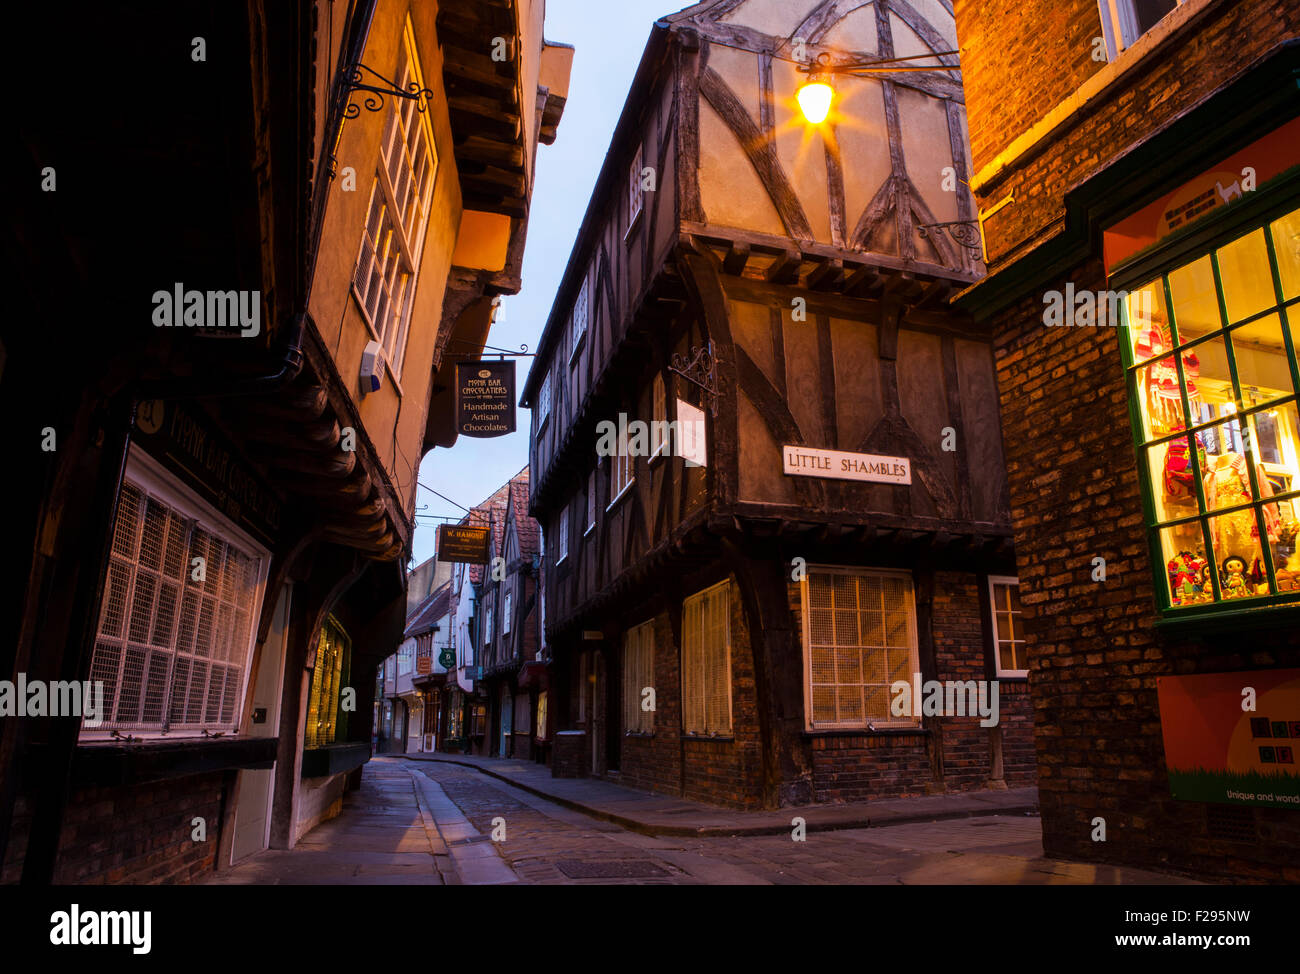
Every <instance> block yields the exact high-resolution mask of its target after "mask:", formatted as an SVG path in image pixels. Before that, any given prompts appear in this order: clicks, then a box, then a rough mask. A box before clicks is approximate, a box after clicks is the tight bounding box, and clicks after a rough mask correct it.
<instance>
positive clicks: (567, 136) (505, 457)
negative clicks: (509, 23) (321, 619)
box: [415, 0, 689, 563]
mask: <svg viewBox="0 0 1300 974" xmlns="http://www.w3.org/2000/svg"><path fill="white" fill-rule="evenodd" d="M687 6H689V3H688V2H686V0H547V4H546V37H547V39H548V40H552V41H562V42H564V43H566V44H572V45H573V46H574V47H575V48H576V49H577V50H576V52H575V54H574V57H573V75H572V77H571V79H570V84H569V99H568V102H567V103H566V105H565V108H564V117H563V118H562V119H561V121H560V127H559V134H558V136H557V138H556V140H555V144H554V145H549V146H546V145H544V146H540V147H539V148H538V150H537V179H536V182H535V184H534V190H533V203H532V212H531V214H530V217H529V225H528V246H527V248H526V249H525V251H524V271H523V289H522V290H521V291H520V292H519V293H518V294H517V295H515V296H513V297H508V298H506V299H505V301H504V312H505V314H504V320H498V322H497V323H496V325H494V326H493V328H492V334H491V335H490V336H489V337H488V344H490V345H497V346H500V347H502V348H514V349H517V348H519V346H520V344H521V343H527V345H528V347H529V349H530V350H533V349H536V347H537V340H538V338H539V337H540V336H541V333H542V327H543V326H544V325H545V324H546V316H547V315H548V314H549V313H550V310H551V300H552V298H553V297H554V295H555V289H556V287H557V286H558V285H559V283H560V277H561V276H562V275H563V274H564V268H565V265H566V264H567V262H568V259H569V251H570V250H571V249H572V248H573V238H574V237H575V236H576V235H577V232H578V226H579V225H580V224H581V223H582V216H583V214H584V213H585V212H586V209H587V200H588V199H589V198H590V196H591V189H592V186H593V185H594V184H595V182H596V176H597V175H598V174H599V172H600V166H601V163H602V162H603V161H604V159H605V149H606V148H607V147H608V146H609V139H610V136H611V135H612V134H613V132H614V125H615V123H616V122H617V121H618V115H619V112H620V111H622V108H623V101H624V99H625V98H626V97H627V90H628V87H629V86H630V85H631V84H632V75H633V74H634V73H635V72H636V66H637V64H638V63H640V60H641V52H642V51H643V50H644V49H645V43H646V40H647V38H649V36H650V28H651V26H652V25H653V24H654V22H655V21H656V20H657V19H659V18H660V17H663V16H665V15H667V14H671V13H676V12H677V11H678V10H681V9H684V8H685V7H687ZM515 361H516V363H517V365H516V370H517V372H516V376H517V384H518V385H519V386H520V387H522V385H523V381H524V377H525V376H526V375H527V374H528V369H529V367H530V366H531V364H532V359H527V358H521V359H516V360H515ZM517 419H518V423H517V427H518V431H517V432H515V433H512V434H511V435H509V436H500V437H496V438H495V439H483V440H481V439H473V438H471V437H466V436H462V437H461V438H460V439H459V440H457V442H456V445H455V446H454V447H452V448H451V449H450V450H433V451H431V452H430V453H429V454H428V456H426V457H425V458H424V462H423V463H421V464H420V482H421V483H423V484H428V485H429V486H430V487H432V488H434V490H437V491H439V492H440V493H443V494H446V495H447V496H448V497H450V498H451V499H452V500H454V501H456V502H458V503H460V504H464V505H465V506H467V507H468V506H472V505H474V504H476V503H478V502H479V501H481V500H482V499H483V498H485V497H487V496H488V495H489V494H491V493H492V492H493V491H494V490H496V489H497V488H498V487H500V486H501V485H502V484H503V483H505V482H506V481H507V480H509V479H510V478H511V477H512V476H514V475H515V474H516V473H517V472H518V471H519V470H520V469H522V468H523V466H524V465H525V464H527V463H528V428H529V417H528V413H527V412H526V411H525V410H522V409H520V410H518V417H517ZM416 503H417V506H422V505H425V504H427V505H428V507H427V508H426V509H425V510H423V511H420V512H419V513H421V514H443V515H454V516H459V515H460V514H461V511H460V510H459V509H458V508H456V507H454V506H453V505H451V504H448V503H447V502H446V501H444V500H442V499H440V498H438V497H436V496H434V495H433V494H432V493H430V492H429V491H427V490H424V489H421V490H420V491H419V496H418V500H417V502H416ZM437 524H438V522H437V521H436V520H433V519H430V518H423V517H421V518H417V520H416V528H415V561H416V563H419V562H422V561H424V560H425V559H426V558H429V557H431V556H432V555H433V549H434V541H435V536H436V533H437Z"/></svg>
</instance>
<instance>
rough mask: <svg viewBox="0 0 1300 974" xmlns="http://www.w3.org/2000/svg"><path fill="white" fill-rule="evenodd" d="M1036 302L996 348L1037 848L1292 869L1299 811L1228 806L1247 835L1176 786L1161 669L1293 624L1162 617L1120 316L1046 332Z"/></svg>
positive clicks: (1015, 314)
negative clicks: (1179, 793)
mask: <svg viewBox="0 0 1300 974" xmlns="http://www.w3.org/2000/svg"><path fill="white" fill-rule="evenodd" d="M1068 279H1069V280H1072V281H1074V282H1075V287H1076V288H1098V289H1099V288H1103V287H1104V286H1105V280H1104V272H1103V269H1102V267H1101V265H1100V263H1099V262H1097V261H1093V262H1091V263H1089V264H1087V265H1084V266H1081V267H1078V268H1076V269H1075V270H1074V272H1073V273H1072V274H1070V275H1068ZM1063 283H1064V282H1063V281H1061V282H1055V283H1052V284H1050V285H1048V286H1049V287H1061V286H1063ZM1041 314H1042V300H1041V297H1039V296H1037V295H1030V296H1028V297H1027V298H1025V299H1023V300H1022V301H1020V302H1019V303H1018V304H1017V305H1016V306H1015V307H1014V308H1012V309H1010V310H1008V311H1007V312H1005V313H1003V314H1001V315H999V316H998V318H997V322H996V324H997V349H996V359H997V365H998V376H999V384H1000V386H1001V398H1002V415H1003V423H1004V434H1003V439H1004V441H1005V444H1006V451H1007V464H1008V478H1009V482H1010V485H1011V496H1012V518H1013V522H1014V526H1015V532H1016V552H1017V560H1018V561H1019V563H1020V589H1021V600H1022V602H1023V603H1024V609H1025V623H1026V629H1027V632H1028V637H1029V640H1030V683H1031V685H1032V687H1033V700H1034V718H1035V729H1036V744H1037V756H1038V768H1039V770H1038V774H1039V800H1040V804H1041V808H1042V816H1043V833H1044V834H1043V844H1044V850H1045V851H1046V852H1047V854H1048V855H1055V856H1064V857H1070V858H1080V859H1091V860H1101V861H1107V862H1123V863H1128V864H1133V865H1139V866H1145V867H1150V868H1165V869H1173V870H1178V871H1185V872H1191V873H1196V874H1202V875H1218V876H1236V877H1243V878H1257V879H1270V880H1287V881H1291V882H1295V881H1300V815H1298V814H1297V813H1296V812H1294V811H1290V810H1286V809H1269V808H1256V809H1247V808H1243V809H1236V808H1233V809H1226V810H1225V811H1226V813H1227V814H1229V815H1232V816H1235V817H1237V818H1241V819H1242V820H1243V821H1244V822H1245V823H1247V828H1249V829H1250V830H1251V831H1252V832H1253V833H1255V835H1257V836H1258V838H1256V837H1255V835H1252V836H1251V837H1249V838H1243V839H1237V840H1233V839H1228V838H1220V837H1216V833H1217V832H1219V831H1220V830H1219V828H1218V827H1217V826H1216V825H1215V824H1214V823H1213V822H1212V821H1211V816H1218V815H1220V814H1222V813H1221V812H1220V811H1218V810H1212V809H1211V808H1210V807H1209V806H1207V805H1205V804H1202V803H1197V802H1182V801H1174V800H1173V799H1172V798H1171V796H1170V794H1169V782H1168V778H1167V775H1166V771H1165V762H1164V744H1163V740H1162V737H1161V727H1160V712H1159V707H1158V705H1157V699H1156V678H1157V677H1159V676H1163V675H1170V674H1185V673H1214V672H1227V671H1235V670H1248V669H1252V668H1263V667H1293V666H1300V633H1296V632H1286V631H1282V632H1276V633H1272V634H1266V633H1251V634H1249V635H1243V636H1231V635H1229V636H1220V637H1214V638H1211V639H1208V640H1207V641H1205V642H1196V641H1191V640H1187V639H1183V640H1179V639H1171V638H1168V637H1164V636H1161V635H1158V634H1157V632H1156V630H1155V629H1154V623H1155V621H1156V592H1155V573H1154V569H1153V566H1152V564H1151V560H1150V557H1149V555H1148V549H1147V545H1146V536H1145V530H1144V527H1143V521H1142V506H1141V499H1140V487H1139V481H1138V471H1137V461H1136V459H1135V457H1134V453H1133V443H1132V433H1131V427H1130V425H1129V416H1128V404H1127V398H1126V392H1125V388H1124V380H1123V370H1122V366H1121V364H1120V353H1119V345H1118V331H1117V330H1116V329H1112V328H1060V329H1053V330H1052V334H1051V336H1050V337H1048V336H1046V335H1045V334H1044V333H1045V331H1046V329H1045V328H1044V326H1043V323H1042V320H1041ZM1058 371H1060V372H1061V376H1062V377H1061V378H1058V379H1053V378H1051V376H1052V375H1053V373H1056V372H1058ZM1045 417H1051V420H1050V421H1047V420H1045ZM1060 444H1068V448H1066V449H1062V448H1061V446H1060ZM1097 556H1100V557H1102V558H1104V559H1105V560H1106V579H1105V581H1104V582H1094V581H1093V580H1092V559H1093V558H1094V557H1097ZM1097 816H1100V817H1102V818H1104V819H1105V820H1106V826H1107V838H1106V841H1105V842H1104V843H1102V842H1093V841H1092V839H1091V834H1092V820H1093V818H1094V817H1097Z"/></svg>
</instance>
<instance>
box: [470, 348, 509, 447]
mask: <svg viewBox="0 0 1300 974" xmlns="http://www.w3.org/2000/svg"><path fill="white" fill-rule="evenodd" d="M456 429H457V431H458V432H459V433H460V434H461V435H462V436H482V437H487V436H505V435H506V434H507V433H513V432H514V431H515V363H514V360H513V359H510V360H508V361H507V360H502V361H499V362H457V363H456Z"/></svg>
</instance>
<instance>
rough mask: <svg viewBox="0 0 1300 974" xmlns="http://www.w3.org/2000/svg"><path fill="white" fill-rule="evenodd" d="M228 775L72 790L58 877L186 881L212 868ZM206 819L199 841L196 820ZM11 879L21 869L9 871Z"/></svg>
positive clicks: (97, 880)
mask: <svg viewBox="0 0 1300 974" xmlns="http://www.w3.org/2000/svg"><path fill="white" fill-rule="evenodd" d="M223 791H224V774H223V773H221V772H216V773H212V774H204V775H191V776H188V777H185V778H178V779H175V780H172V781H160V782H153V783H149V784H144V785H135V786H125V787H116V788H85V789H80V790H78V791H76V792H74V794H73V796H72V799H71V801H70V803H69V805H68V810H67V815H66V818H65V820H64V825H63V836H62V838H61V839H60V842H59V864H58V867H57V868H56V870H55V876H54V881H55V882H56V883H133V884H146V883H188V882H191V881H192V880H194V879H196V878H198V877H200V876H202V875H203V874H205V873H209V872H211V871H212V869H213V866H214V864H215V862H216V853H217V844H218V841H219V839H220V835H221V818H220V816H221V801H222V794H223ZM195 817H201V818H203V819H204V820H205V821H206V822H207V840H206V841H205V842H195V841H194V840H193V839H192V838H191V834H192V832H193V830H194V826H193V824H192V821H191V820H192V819H194V818H195ZM5 878H6V881H10V880H11V878H12V880H16V879H17V876H12V877H10V876H9V875H6V877H5Z"/></svg>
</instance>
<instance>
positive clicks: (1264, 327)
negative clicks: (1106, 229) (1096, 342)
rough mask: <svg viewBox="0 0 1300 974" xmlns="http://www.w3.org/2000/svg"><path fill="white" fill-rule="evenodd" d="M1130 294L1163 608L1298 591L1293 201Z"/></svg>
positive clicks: (1299, 451) (1272, 599) (1142, 446)
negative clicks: (1285, 209)
mask: <svg viewBox="0 0 1300 974" xmlns="http://www.w3.org/2000/svg"><path fill="white" fill-rule="evenodd" d="M1207 249H1208V252H1207V253H1203V254H1201V255H1200V256H1198V257H1197V258H1196V259H1194V260H1191V261H1187V262H1183V263H1181V264H1179V266H1175V267H1171V268H1170V269H1169V270H1168V271H1166V272H1164V273H1161V274H1160V275H1158V276H1156V277H1155V278H1154V279H1151V280H1147V281H1145V282H1144V283H1143V284H1142V285H1141V286H1140V287H1137V288H1135V289H1133V290H1131V292H1130V293H1129V294H1128V295H1127V297H1126V298H1125V299H1124V305H1123V310H1124V315H1123V318H1124V328H1125V333H1126V334H1125V340H1124V341H1123V342H1122V346H1123V350H1124V355H1125V367H1126V369H1127V372H1128V377H1129V390H1130V395H1131V396H1132V397H1133V399H1134V410H1133V412H1134V415H1135V417H1136V418H1137V423H1136V426H1135V429H1134V439H1135V443H1136V447H1137V451H1138V458H1139V468H1140V470H1141V472H1142V478H1143V488H1144V491H1145V492H1146V497H1147V509H1148V511H1149V514H1150V517H1149V520H1148V528H1149V531H1150V540H1151V546H1152V551H1153V554H1154V555H1155V557H1156V560H1157V563H1158V564H1159V566H1160V569H1159V572H1158V575H1159V577H1158V584H1157V591H1158V592H1159V593H1160V599H1161V603H1162V607H1163V608H1168V609H1171V610H1179V611H1185V610H1187V609H1189V608H1193V607H1198V606H1199V607H1206V609H1212V608H1215V607H1222V606H1225V605H1234V606H1235V605H1240V606H1243V607H1244V606H1255V605H1271V604H1277V603H1282V602H1293V601H1297V600H1300V558H1298V557H1297V553H1296V547H1297V546H1296V530H1297V519H1298V517H1300V503H1298V501H1300V415H1298V414H1297V406H1296V390H1297V388H1300V373H1298V372H1297V367H1296V348H1297V345H1298V344H1300V300H1298V298H1300V210H1297V211H1294V212H1292V213H1290V214H1287V215H1285V216H1282V217H1280V218H1273V219H1270V220H1268V221H1266V222H1264V224H1263V225H1262V226H1258V227H1256V228H1254V229H1252V230H1250V231H1249V232H1248V233H1244V234H1240V235H1238V236H1236V237H1234V238H1232V239H1227V240H1224V241H1222V242H1220V243H1219V244H1218V245H1217V246H1212V247H1208V248H1207Z"/></svg>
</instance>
